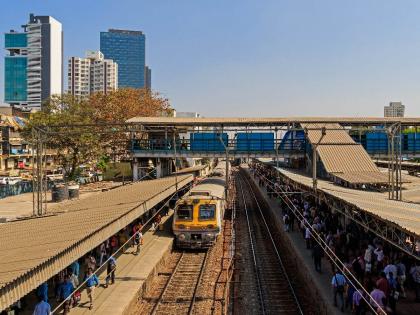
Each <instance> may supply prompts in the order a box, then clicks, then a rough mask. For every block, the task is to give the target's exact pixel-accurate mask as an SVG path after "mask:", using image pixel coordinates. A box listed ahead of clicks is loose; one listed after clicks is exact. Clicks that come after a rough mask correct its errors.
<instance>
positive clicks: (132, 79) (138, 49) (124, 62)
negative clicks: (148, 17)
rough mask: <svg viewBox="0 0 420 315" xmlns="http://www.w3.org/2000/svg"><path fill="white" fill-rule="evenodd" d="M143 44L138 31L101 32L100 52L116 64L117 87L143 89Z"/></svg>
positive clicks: (142, 35)
mask: <svg viewBox="0 0 420 315" xmlns="http://www.w3.org/2000/svg"><path fill="white" fill-rule="evenodd" d="M145 42H146V37H145V35H144V34H143V33H142V32H140V31H126V30H115V29H110V30H108V32H101V43H100V46H101V52H102V53H103V54H104V56H105V58H106V59H112V60H114V61H115V62H116V63H117V64H118V87H131V88H143V87H145V61H146V54H145Z"/></svg>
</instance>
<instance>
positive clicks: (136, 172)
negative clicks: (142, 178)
mask: <svg viewBox="0 0 420 315" xmlns="http://www.w3.org/2000/svg"><path fill="white" fill-rule="evenodd" d="M138 180H139V161H138V159H137V158H134V159H133V181H134V182H135V181H138Z"/></svg>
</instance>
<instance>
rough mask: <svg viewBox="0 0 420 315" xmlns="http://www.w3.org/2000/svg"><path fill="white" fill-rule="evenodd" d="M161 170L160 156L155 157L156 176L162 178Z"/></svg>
mask: <svg viewBox="0 0 420 315" xmlns="http://www.w3.org/2000/svg"><path fill="white" fill-rule="evenodd" d="M162 177H163V171H162V161H161V160H160V158H157V159H156V178H162Z"/></svg>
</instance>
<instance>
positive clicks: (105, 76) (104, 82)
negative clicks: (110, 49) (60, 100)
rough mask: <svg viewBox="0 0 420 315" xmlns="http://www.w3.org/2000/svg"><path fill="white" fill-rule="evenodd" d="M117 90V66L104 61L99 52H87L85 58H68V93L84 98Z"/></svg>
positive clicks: (111, 62) (110, 61) (109, 61)
mask: <svg viewBox="0 0 420 315" xmlns="http://www.w3.org/2000/svg"><path fill="white" fill-rule="evenodd" d="M117 88H118V65H117V63H115V62H114V61H113V60H110V59H104V55H103V54H102V53H101V52H100V51H87V52H86V57H85V58H80V57H70V58H69V64H68V89H69V93H71V94H72V95H74V96H78V97H86V96H89V95H90V94H92V93H95V92H102V93H105V94H106V93H107V92H108V91H114V90H116V89H117Z"/></svg>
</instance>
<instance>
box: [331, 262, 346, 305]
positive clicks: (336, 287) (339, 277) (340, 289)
mask: <svg viewBox="0 0 420 315" xmlns="http://www.w3.org/2000/svg"><path fill="white" fill-rule="evenodd" d="M346 283H347V281H346V278H345V277H344V276H343V274H342V273H341V271H340V270H337V272H336V273H335V274H334V276H333V277H332V280H331V285H332V287H333V294H334V306H336V307H337V306H338V305H337V295H338V297H339V299H340V303H341V305H340V309H341V311H342V312H344V288H345V285H346Z"/></svg>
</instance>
